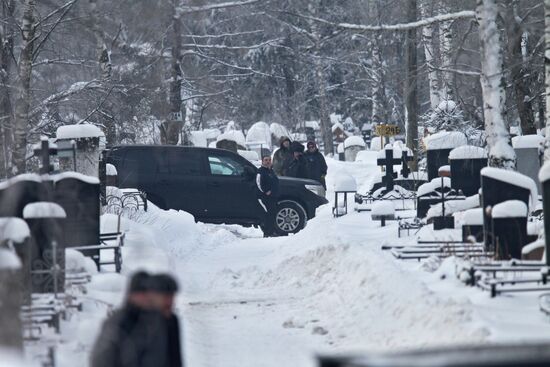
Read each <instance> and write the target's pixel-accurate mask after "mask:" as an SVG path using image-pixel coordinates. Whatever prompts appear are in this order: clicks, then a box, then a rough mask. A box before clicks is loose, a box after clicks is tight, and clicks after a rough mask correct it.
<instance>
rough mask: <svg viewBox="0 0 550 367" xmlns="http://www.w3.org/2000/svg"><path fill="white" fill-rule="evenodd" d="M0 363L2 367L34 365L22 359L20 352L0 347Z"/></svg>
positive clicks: (34, 364)
mask: <svg viewBox="0 0 550 367" xmlns="http://www.w3.org/2000/svg"><path fill="white" fill-rule="evenodd" d="M0 362H1V365H2V366H3V367H34V366H37V364H36V363H31V362H30V361H26V360H25V359H24V358H23V355H22V354H21V352H20V351H18V350H15V349H7V348H4V347H0Z"/></svg>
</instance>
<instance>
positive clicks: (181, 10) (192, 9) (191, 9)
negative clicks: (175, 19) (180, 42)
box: [176, 0, 262, 16]
mask: <svg viewBox="0 0 550 367" xmlns="http://www.w3.org/2000/svg"><path fill="white" fill-rule="evenodd" d="M261 1H262V0H248V1H228V2H225V3H219V4H210V5H204V6H181V7H178V8H177V9H176V10H177V16H179V15H181V14H190V13H198V12H203V11H209V10H216V9H225V8H234V7H237V6H244V5H252V4H256V3H259V2H261Z"/></svg>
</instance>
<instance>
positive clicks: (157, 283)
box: [151, 274, 183, 367]
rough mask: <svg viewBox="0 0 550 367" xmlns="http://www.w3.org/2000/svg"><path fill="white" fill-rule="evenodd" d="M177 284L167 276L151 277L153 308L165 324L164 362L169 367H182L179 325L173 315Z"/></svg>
mask: <svg viewBox="0 0 550 367" xmlns="http://www.w3.org/2000/svg"><path fill="white" fill-rule="evenodd" d="M177 292H178V283H177V282H176V280H175V279H174V278H173V277H172V276H171V275H168V274H158V275H153V276H152V286H151V297H152V301H153V307H154V308H155V309H156V310H158V311H159V312H160V313H161V314H162V317H163V318H164V321H165V324H166V340H167V349H166V357H167V358H166V360H167V366H169V367H182V366H183V363H182V358H181V355H182V353H181V339H180V323H179V320H178V317H177V316H176V315H175V314H174V299H175V297H176V293H177Z"/></svg>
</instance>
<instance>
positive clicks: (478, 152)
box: [449, 145, 487, 160]
mask: <svg viewBox="0 0 550 367" xmlns="http://www.w3.org/2000/svg"><path fill="white" fill-rule="evenodd" d="M482 158H487V151H486V150H485V149H483V148H480V147H475V146H473V145H464V146H461V147H458V148H455V149H453V150H451V153H450V154H449V159H451V160H454V159H482Z"/></svg>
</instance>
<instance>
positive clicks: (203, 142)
mask: <svg viewBox="0 0 550 367" xmlns="http://www.w3.org/2000/svg"><path fill="white" fill-rule="evenodd" d="M190 138H191V143H192V144H193V146H195V147H206V146H207V145H208V144H207V137H206V134H205V133H204V131H191V136H190Z"/></svg>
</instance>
